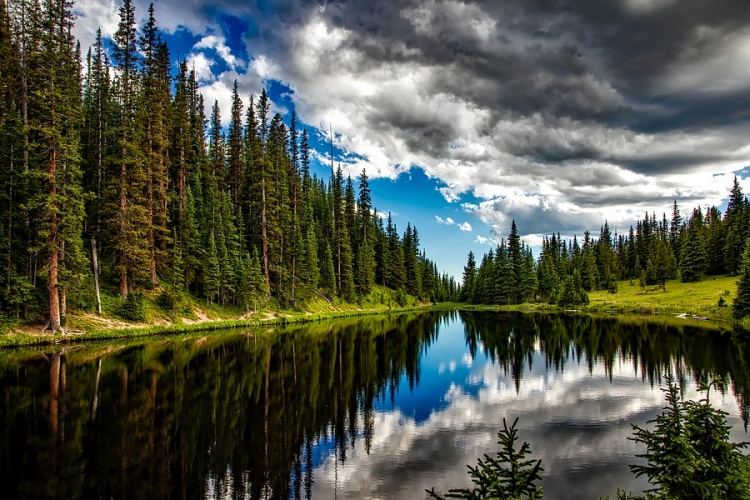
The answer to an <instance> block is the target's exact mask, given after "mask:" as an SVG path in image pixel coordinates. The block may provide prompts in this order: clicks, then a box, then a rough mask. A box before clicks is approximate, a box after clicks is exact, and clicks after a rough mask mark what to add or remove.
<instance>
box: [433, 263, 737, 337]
mask: <svg viewBox="0 0 750 500" xmlns="http://www.w3.org/2000/svg"><path fill="white" fill-rule="evenodd" d="M618 285H619V286H618V291H617V293H615V294H612V293H609V292H608V291H606V290H598V291H595V292H591V293H589V300H590V303H589V305H588V306H587V307H583V308H580V309H579V310H578V309H577V310H576V312H580V313H582V314H589V315H592V316H607V317H609V316H617V317H618V318H620V319H622V320H623V321H628V322H638V323H641V322H643V321H648V322H650V323H657V324H660V325H665V326H700V327H704V328H711V329H716V330H730V329H732V328H733V326H734V321H733V319H732V308H731V306H732V301H733V300H734V296H735V294H736V292H737V277H729V276H719V277H704V278H703V280H702V281H699V282H697V283H681V282H680V281H679V280H671V281H668V282H667V286H666V291H664V290H662V288H661V287H656V286H648V287H646V288H645V289H641V288H640V287H639V286H638V283H637V282H630V281H621V282H619V283H618ZM720 299H723V303H724V305H722V306H720V305H719V301H720ZM433 309H461V310H467V311H469V310H474V311H507V312H512V311H518V312H524V313H547V314H549V313H559V312H565V311H564V310H561V309H560V308H559V307H557V306H554V305H550V304H542V303H526V304H517V305H508V306H491V305H469V304H448V303H446V304H439V305H437V306H434V307H433ZM568 312H570V311H568ZM748 326H750V325H748Z"/></svg>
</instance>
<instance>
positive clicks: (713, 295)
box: [586, 276, 737, 322]
mask: <svg viewBox="0 0 750 500" xmlns="http://www.w3.org/2000/svg"><path fill="white" fill-rule="evenodd" d="M631 283H632V284H631ZM666 288H667V290H666V292H665V291H663V290H662V288H661V287H658V286H647V287H646V288H645V290H642V289H641V288H640V287H639V286H638V281H637V280H635V281H632V282H630V281H621V282H619V287H618V290H617V293H616V294H612V293H609V292H607V291H606V290H598V291H596V292H591V293H589V300H590V304H589V307H588V308H587V309H586V310H587V311H588V312H590V313H612V314H639V315H653V314H659V315H671V316H677V315H678V314H683V313H684V314H687V315H695V316H700V317H706V318H709V319H711V320H714V321H727V322H731V321H732V309H731V306H732V300H734V296H735V294H736V292H737V277H731V276H715V277H714V276H704V277H703V279H702V280H701V281H699V282H696V283H681V282H680V281H679V280H671V281H668V282H667V287H666ZM721 298H723V299H724V301H725V302H726V307H719V305H718V304H719V299H721Z"/></svg>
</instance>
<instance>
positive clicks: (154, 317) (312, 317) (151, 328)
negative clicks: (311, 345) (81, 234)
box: [0, 286, 423, 348]
mask: <svg viewBox="0 0 750 500" xmlns="http://www.w3.org/2000/svg"><path fill="white" fill-rule="evenodd" d="M142 293H143V295H144V297H145V299H146V300H145V310H146V321H144V322H141V323H134V322H127V321H123V320H122V319H121V318H118V317H117V311H118V309H119V306H120V304H122V301H121V300H120V298H119V297H118V296H117V295H116V294H115V291H114V290H106V291H104V293H103V294H102V315H101V316H98V315H96V314H93V313H92V311H90V310H72V311H71V313H70V314H69V315H68V317H67V318H66V324H65V328H66V329H67V330H68V331H70V332H75V333H76V334H75V335H66V336H63V335H60V334H57V335H52V334H51V333H49V332H48V333H46V334H39V333H37V332H38V330H34V329H33V328H26V329H24V330H25V331H19V330H16V331H15V332H12V333H7V334H2V335H0V348H2V347H19V346H34V345H49V344H59V343H67V342H77V341H81V340H86V341H88V340H111V339H121V338H136V337H146V336H156V335H179V334H186V333H193V332H205V331H221V330H236V329H239V328H249V327H255V326H261V325H262V326H271V325H294V324H302V323H313V322H321V321H329V320H332V319H339V318H353V317H358V316H366V315H373V314H383V313H390V312H392V313H401V312H406V311H412V310H415V309H422V308H423V306H422V305H421V304H420V303H419V302H418V301H417V299H416V298H414V297H412V296H405V297H404V296H403V294H402V296H401V297H400V298H401V300H402V304H403V305H401V306H400V305H399V304H398V298H399V297H398V296H397V293H396V292H394V291H393V290H390V289H388V288H385V287H380V286H375V287H373V291H372V292H371V293H370V294H368V295H367V296H364V297H360V298H359V299H358V301H357V302H356V303H346V302H342V301H341V300H339V299H338V298H335V299H333V300H332V301H331V303H329V302H327V301H326V300H324V299H322V298H319V297H315V298H313V299H311V300H308V301H307V302H306V303H304V304H300V308H298V309H290V308H282V307H280V305H279V304H278V303H276V302H273V301H272V302H270V303H262V304H258V310H257V314H253V315H250V316H247V315H246V312H245V310H244V309H239V308H236V307H234V306H230V305H228V306H221V305H218V304H207V303H206V302H205V301H204V300H200V299H197V298H195V297H193V296H192V295H190V294H187V293H184V294H182V296H181V297H180V300H179V301H178V303H179V307H178V308H177V311H176V312H175V311H173V310H168V309H165V308H162V307H161V306H159V305H158V303H157V298H158V296H159V295H160V293H161V290H160V289H158V288H157V289H155V290H149V291H143V292H142ZM199 316H200V319H201V321H200V322H196V320H197V319H199ZM9 329H10V330H12V327H9ZM39 329H41V325H40V326H39Z"/></svg>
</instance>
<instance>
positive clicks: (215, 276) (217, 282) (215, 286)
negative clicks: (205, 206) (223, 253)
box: [203, 230, 221, 304]
mask: <svg viewBox="0 0 750 500" xmlns="http://www.w3.org/2000/svg"><path fill="white" fill-rule="evenodd" d="M205 269H206V272H205V276H204V278H203V294H204V295H205V296H206V300H207V301H208V303H209V304H212V303H213V301H214V299H215V298H216V296H217V295H218V293H219V291H220V289H221V268H220V264H219V254H218V250H217V248H216V238H215V237H214V231H213V230H212V231H211V232H210V234H209V237H208V255H207V256H206V264H205Z"/></svg>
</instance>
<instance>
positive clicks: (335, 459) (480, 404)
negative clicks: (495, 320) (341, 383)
mask: <svg viewBox="0 0 750 500" xmlns="http://www.w3.org/2000/svg"><path fill="white" fill-rule="evenodd" d="M450 355H451V356H453V357H454V358H453V359H452V360H448V359H446V360H444V361H443V362H441V363H440V364H439V365H438V366H437V367H435V368H433V369H435V370H436V371H437V373H438V375H439V376H442V377H447V376H449V375H448V373H450V369H451V366H453V368H454V370H455V369H456V368H457V367H458V366H459V363H460V364H461V365H463V366H466V367H468V369H467V371H468V374H467V375H465V376H461V377H460V378H459V377H456V376H454V378H458V380H454V382H453V383H451V384H450V386H449V387H448V389H447V390H446V391H445V393H444V394H440V395H437V396H442V400H443V401H445V403H446V405H445V406H444V407H441V408H440V409H437V410H434V411H432V412H431V413H430V415H429V417H428V418H427V419H426V420H424V421H418V420H416V419H415V418H414V417H413V416H412V415H410V414H408V413H405V412H402V411H401V410H400V409H398V408H395V409H392V410H387V411H386V410H381V411H377V412H375V414H374V416H373V420H372V428H373V429H374V432H373V435H372V438H371V440H370V441H369V443H368V444H367V446H366V444H365V443H364V440H362V439H360V440H358V441H356V442H355V443H353V445H352V448H350V449H349V450H347V454H346V462H345V463H341V457H340V456H339V455H337V453H336V452H334V451H332V450H331V449H330V448H329V449H328V452H327V453H326V454H325V455H324V456H323V459H322V460H321V463H320V464H319V465H318V466H317V467H316V469H315V470H314V471H313V477H314V478H315V483H314V484H315V485H314V489H315V491H314V492H315V493H316V494H317V495H314V496H318V497H320V498H333V497H334V496H336V495H338V496H339V497H346V498H417V497H419V498H421V496H422V495H423V491H424V489H425V488H427V489H429V488H432V487H434V488H435V489H436V490H437V491H447V490H448V488H452V487H459V486H461V485H465V484H467V482H468V476H467V474H466V468H465V464H467V463H474V462H475V460H476V457H480V456H482V455H483V454H484V453H490V454H491V453H493V452H494V451H495V450H496V447H497V444H496V441H497V439H496V437H495V436H496V433H497V425H498V422H501V421H502V418H507V419H508V420H509V421H510V422H512V421H513V419H515V418H516V417H518V418H519V425H520V429H521V433H522V435H523V436H524V439H526V440H528V441H529V442H530V445H531V449H532V451H533V454H534V457H535V458H541V459H542V461H543V465H544V468H545V471H546V472H545V474H544V488H545V490H547V491H549V492H555V498H559V499H566V500H567V499H577V498H598V497H599V496H600V495H602V494H604V493H607V492H611V491H612V489H613V488H614V486H613V484H616V485H618V486H619V487H621V488H626V489H628V490H633V491H641V490H643V489H645V488H647V487H648V484H647V482H646V481H645V480H643V478H641V479H636V478H635V477H634V476H633V475H632V474H630V471H629V470H628V467H627V464H628V463H629V462H631V461H632V458H631V457H632V456H634V455H636V454H637V453H641V452H642V449H641V447H640V446H638V445H637V443H634V442H633V441H632V440H630V439H628V438H629V437H631V436H632V428H631V426H630V422H635V423H638V424H639V425H643V424H644V423H645V422H646V421H647V420H649V419H651V418H653V417H654V416H655V415H656V414H657V413H658V412H659V411H660V410H661V407H662V406H663V404H664V395H663V393H662V392H661V391H660V390H659V388H658V387H653V386H651V385H650V384H648V383H645V382H644V379H643V375H642V373H640V370H639V369H638V367H637V363H636V364H634V363H628V362H621V363H615V364H614V365H613V366H612V368H611V371H609V372H608V371H607V369H606V368H605V365H604V364H603V363H595V364H594V367H593V369H592V370H591V371H589V367H588V364H587V363H585V362H581V363H579V364H575V363H570V364H568V365H567V366H566V367H565V370H560V371H553V370H549V371H548V370H547V363H546V362H545V361H546V360H545V358H544V356H543V355H541V353H540V352H537V353H535V354H534V355H533V363H532V362H530V363H529V365H528V367H524V370H525V371H524V374H523V378H522V379H521V381H520V383H519V386H518V388H516V385H515V381H514V380H513V377H512V375H511V374H510V373H508V370H507V367H502V366H500V365H495V364H492V363H487V362H484V361H483V360H482V359H481V357H477V358H472V357H471V356H470V355H468V353H467V352H464V353H462V352H460V351H459V352H453V351H451V354H450ZM526 370H528V371H526ZM430 376H435V375H434V374H431V375H430ZM425 390H431V389H425ZM420 391H421V389H420V387H419V386H418V387H417V388H416V389H415V390H414V392H415V397H424V396H423V395H424V393H423V392H420ZM430 396H432V397H435V395H430ZM684 397H685V398H686V399H693V400H697V399H698V398H699V397H700V393H699V392H698V387H697V384H696V383H695V382H693V381H688V383H686V384H685V388H684ZM713 397H714V395H712V398H713ZM716 404H717V406H719V407H721V408H722V409H723V410H724V411H727V412H728V413H729V414H730V417H729V419H730V422H731V424H732V425H733V426H734V428H735V432H736V433H737V436H736V437H734V436H733V440H741V439H742V431H741V430H740V429H741V428H742V423H741V421H740V419H739V417H738V409H737V406H736V402H735V401H734V398H733V397H732V396H731V395H729V394H727V395H720V396H717V402H716ZM592 419H595V420H596V421H598V422H599V423H600V424H601V425H596V426H594V425H592V424H591V423H592ZM363 425H364V424H363V423H361V422H360V423H359V426H360V427H359V429H358V430H359V432H361V433H363V432H364V429H363ZM593 449H595V450H596V453H595V454H593V455H592V454H591V453H582V451H581V450H593ZM594 455H595V456H594ZM394 456H396V457H398V459H397V460H394V459H393V457H394ZM435 456H440V457H441V459H440V460H439V461H435V460H434V459H433V458H434V457H435ZM571 458H574V459H573V460H571ZM416 464H419V465H418V466H416ZM584 476H585V478H584Z"/></svg>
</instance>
